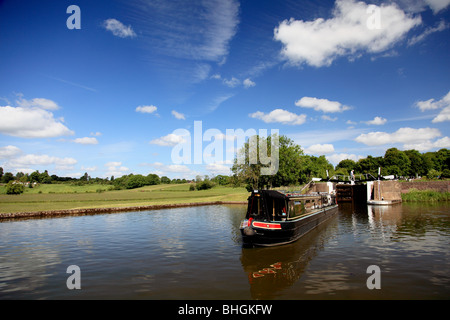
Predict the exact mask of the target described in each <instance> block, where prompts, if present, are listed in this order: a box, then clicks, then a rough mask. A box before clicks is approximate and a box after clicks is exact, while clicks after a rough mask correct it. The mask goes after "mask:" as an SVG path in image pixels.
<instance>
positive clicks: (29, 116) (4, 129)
mask: <svg viewBox="0 0 450 320" xmlns="http://www.w3.org/2000/svg"><path fill="white" fill-rule="evenodd" d="M41 102H42V101H41ZM47 107H48V105H47ZM0 133H2V134H6V135H10V136H15V137H21V138H51V137H58V136H65V135H73V134H74V132H73V131H72V130H69V129H68V128H67V127H66V126H65V125H64V124H63V120H62V119H61V118H60V119H58V120H57V119H55V118H54V115H53V113H52V112H50V111H47V110H45V109H42V108H38V107H36V104H35V105H34V106H31V105H30V107H11V106H5V107H0Z"/></svg>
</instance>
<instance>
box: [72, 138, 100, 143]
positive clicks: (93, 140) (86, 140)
mask: <svg viewBox="0 0 450 320" xmlns="http://www.w3.org/2000/svg"><path fill="white" fill-rule="evenodd" d="M73 142H75V143H78V144H98V140H97V138H94V137H84V138H76V139H75V140H73Z"/></svg>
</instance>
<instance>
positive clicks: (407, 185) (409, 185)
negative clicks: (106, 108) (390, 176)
mask: <svg viewBox="0 0 450 320" xmlns="http://www.w3.org/2000/svg"><path fill="white" fill-rule="evenodd" d="M400 186H401V190H402V193H406V192H408V191H409V190H410V189H417V190H435V191H439V192H450V181H449V180H445V181H405V182H401V183H400Z"/></svg>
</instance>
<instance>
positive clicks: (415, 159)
mask: <svg viewBox="0 0 450 320" xmlns="http://www.w3.org/2000/svg"><path fill="white" fill-rule="evenodd" d="M404 153H405V154H406V156H407V157H408V159H409V163H410V165H409V169H408V173H407V174H408V175H409V176H416V175H418V176H423V175H425V174H426V173H427V172H428V170H426V168H425V167H424V160H423V157H422V155H421V154H420V152H419V151H417V150H405V151H404Z"/></svg>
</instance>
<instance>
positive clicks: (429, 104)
mask: <svg viewBox="0 0 450 320" xmlns="http://www.w3.org/2000/svg"><path fill="white" fill-rule="evenodd" d="M449 106H450V91H449V92H448V93H447V94H446V95H445V96H444V97H443V98H442V99H440V100H438V101H436V100H434V99H429V100H425V101H417V102H416V107H418V108H419V109H420V110H421V111H427V110H436V109H442V108H445V107H449Z"/></svg>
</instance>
